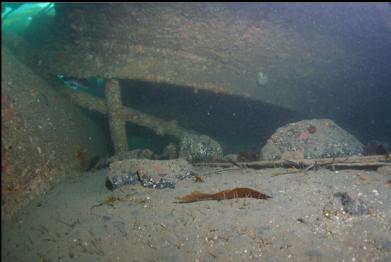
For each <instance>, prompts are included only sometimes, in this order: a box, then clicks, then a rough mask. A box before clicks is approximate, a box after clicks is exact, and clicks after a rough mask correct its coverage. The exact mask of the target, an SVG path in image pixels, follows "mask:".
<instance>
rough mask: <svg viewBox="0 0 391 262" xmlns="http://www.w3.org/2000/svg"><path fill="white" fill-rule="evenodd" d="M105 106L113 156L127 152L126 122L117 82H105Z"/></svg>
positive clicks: (111, 80)
mask: <svg viewBox="0 0 391 262" xmlns="http://www.w3.org/2000/svg"><path fill="white" fill-rule="evenodd" d="M105 94H106V105H107V109H108V119H109V126H110V133H111V140H112V142H113V145H114V151H115V154H119V153H121V152H126V151H128V140H127V136H126V121H125V119H124V118H123V114H122V111H123V108H122V101H121V87H120V85H119V82H118V80H113V79H110V80H107V82H106V87H105Z"/></svg>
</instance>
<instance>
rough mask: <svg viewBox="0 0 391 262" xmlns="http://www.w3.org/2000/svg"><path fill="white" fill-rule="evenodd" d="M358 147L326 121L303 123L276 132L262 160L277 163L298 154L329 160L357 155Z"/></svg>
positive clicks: (281, 128)
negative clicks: (275, 161) (329, 158)
mask: <svg viewBox="0 0 391 262" xmlns="http://www.w3.org/2000/svg"><path fill="white" fill-rule="evenodd" d="M363 148H364V146H363V144H361V143H360V142H359V141H358V140H357V139H356V138H355V137H354V136H353V135H351V134H349V133H348V132H347V131H345V130H344V129H342V128H341V127H339V126H338V125H337V124H336V123H335V122H334V121H332V120H329V119H313V120H303V121H299V122H296V123H291V124H287V125H285V126H283V127H280V128H279V129H277V131H276V132H275V133H274V134H273V135H272V136H271V137H270V138H269V140H268V141H267V142H266V144H265V146H264V147H263V148H262V149H261V154H260V158H261V160H278V159H282V158H284V159H285V158H286V157H287V156H290V155H292V154H293V153H292V152H298V154H296V155H297V157H299V155H301V157H300V158H302V155H303V154H304V158H307V159H308V158H328V157H341V156H350V155H360V154H362V152H363Z"/></svg>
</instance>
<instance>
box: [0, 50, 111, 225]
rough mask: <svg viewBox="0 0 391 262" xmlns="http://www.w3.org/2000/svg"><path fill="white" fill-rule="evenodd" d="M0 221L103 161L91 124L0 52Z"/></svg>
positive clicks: (98, 136)
mask: <svg viewBox="0 0 391 262" xmlns="http://www.w3.org/2000/svg"><path fill="white" fill-rule="evenodd" d="M1 57H2V63H1V65H2V68H1V74H2V78H1V138H2V139H1V199H2V204H1V209H2V219H3V218H7V217H9V216H11V215H12V214H14V212H15V211H16V210H17V209H19V208H20V207H22V206H24V205H25V204H27V203H28V202H29V201H30V200H31V199H33V198H34V197H35V196H37V195H40V194H42V193H45V192H46V191H47V190H48V189H49V188H50V187H51V186H52V185H53V184H54V183H55V182H56V181H59V179H60V178H61V177H63V176H64V175H66V174H71V173H73V174H74V173H78V172H81V171H83V170H85V168H86V167H87V165H88V162H89V161H90V159H91V158H93V157H95V156H105V155H107V149H106V145H107V143H106V139H105V137H104V136H103V134H102V132H101V131H100V130H99V129H98V127H97V126H95V124H94V123H93V122H92V121H91V120H89V119H88V118H87V117H85V116H83V115H82V113H81V112H80V111H79V109H77V107H76V106H75V105H72V104H71V103H70V102H69V101H68V100H65V99H64V97H62V96H61V94H60V93H58V92H56V91H54V90H53V89H52V88H51V87H50V86H49V85H48V84H47V83H46V82H45V81H43V80H42V79H41V78H40V77H38V76H37V75H35V74H34V73H33V72H32V71H31V70H30V69H29V68H28V67H26V66H25V65H23V64H22V63H21V62H19V61H18V60H17V59H16V58H15V57H14V56H13V55H12V54H11V53H10V52H9V51H8V50H7V49H5V48H2V51H1Z"/></svg>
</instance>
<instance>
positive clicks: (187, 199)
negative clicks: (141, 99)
mask: <svg viewBox="0 0 391 262" xmlns="http://www.w3.org/2000/svg"><path fill="white" fill-rule="evenodd" d="M245 197H250V198H256V199H268V198H271V196H268V195H265V194H263V193H261V192H258V191H255V190H253V189H250V188H245V187H244V188H240V187H238V188H234V189H231V190H224V191H221V192H218V193H215V194H207V193H201V192H198V191H194V192H193V193H191V194H190V195H186V196H182V197H176V199H178V200H179V203H191V202H196V201H203V200H224V199H233V198H245Z"/></svg>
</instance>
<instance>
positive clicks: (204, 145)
mask: <svg viewBox="0 0 391 262" xmlns="http://www.w3.org/2000/svg"><path fill="white" fill-rule="evenodd" d="M179 148H180V149H179V157H180V158H184V159H186V160H188V161H190V162H199V161H208V160H218V159H221V158H222V157H223V150H222V148H221V146H220V144H219V143H217V142H216V141H215V140H213V139H212V138H210V137H208V136H205V135H197V134H192V135H185V136H183V137H182V139H181V142H180V145H179Z"/></svg>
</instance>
